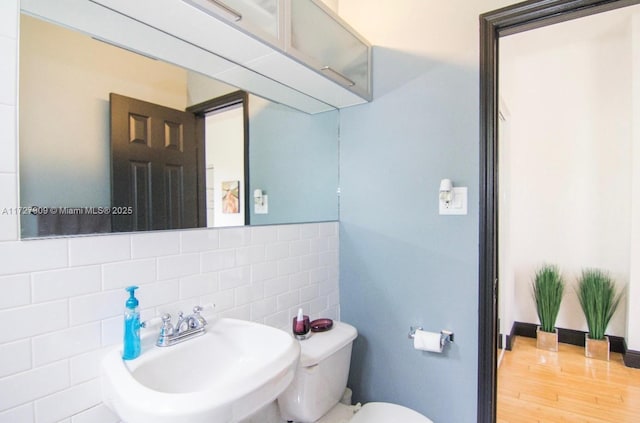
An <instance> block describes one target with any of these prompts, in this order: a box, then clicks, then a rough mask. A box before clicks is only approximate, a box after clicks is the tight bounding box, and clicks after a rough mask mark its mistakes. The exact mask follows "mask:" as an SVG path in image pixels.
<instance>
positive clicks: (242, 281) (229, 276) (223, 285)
mask: <svg viewBox="0 0 640 423" xmlns="http://www.w3.org/2000/svg"><path fill="white" fill-rule="evenodd" d="M250 282H251V268H250V267H249V266H244V267H236V268H234V269H229V270H223V271H221V272H220V289H230V288H237V287H239V286H242V285H246V284H248V283H250Z"/></svg>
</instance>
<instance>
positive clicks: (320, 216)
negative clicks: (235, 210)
mask: <svg viewBox="0 0 640 423" xmlns="http://www.w3.org/2000/svg"><path fill="white" fill-rule="evenodd" d="M338 120H339V112H338V111H337V110H334V111H330V112H325V113H319V114H315V115H308V114H306V113H303V112H300V111H297V110H294V109H292V108H290V107H287V106H283V105H282V104H277V103H274V102H271V101H269V100H265V99H262V98H260V97H257V96H254V95H250V96H249V143H250V148H249V151H250V157H249V185H250V188H249V193H251V195H252V196H253V191H254V190H255V189H257V188H260V189H262V190H263V191H264V193H265V194H267V195H268V197H269V213H268V214H255V213H254V208H253V205H251V216H250V219H251V220H250V221H251V225H265V224H277V223H292V222H297V223H302V222H318V221H330V220H338V195H337V189H338ZM252 198H253V197H252Z"/></svg>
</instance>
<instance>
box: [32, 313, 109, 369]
mask: <svg viewBox="0 0 640 423" xmlns="http://www.w3.org/2000/svg"><path fill="white" fill-rule="evenodd" d="M32 342H33V364H34V366H35V367H39V366H42V365H44V364H48V363H51V362H54V361H58V360H61V359H63V358H69V357H72V356H74V355H77V354H82V353H84V352H87V351H90V350H93V349H96V348H98V347H100V323H98V322H96V323H92V324H90V325H84V326H76V327H72V328H69V329H66V330H61V331H56V332H52V333H49V334H46V335H42V336H37V337H35V338H33V341H32Z"/></svg>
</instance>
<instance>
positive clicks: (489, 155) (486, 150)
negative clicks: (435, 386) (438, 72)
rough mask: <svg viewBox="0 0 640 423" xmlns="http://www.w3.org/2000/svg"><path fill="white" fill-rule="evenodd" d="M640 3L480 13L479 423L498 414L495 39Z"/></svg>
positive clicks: (620, 0) (545, 4) (550, 1)
mask: <svg viewBox="0 0 640 423" xmlns="http://www.w3.org/2000/svg"><path fill="white" fill-rule="evenodd" d="M635 4H640V0H530V1H525V2H522V3H516V4H514V5H511V6H507V7H504V8H500V9H497V10H494V11H491V12H487V13H483V14H481V15H480V17H479V19H480V57H479V60H480V62H479V71H480V122H479V123H480V125H479V128H480V157H479V159H480V175H479V176H480V178H479V181H480V187H479V191H480V218H479V237H480V249H479V269H478V270H479V273H478V276H479V278H478V279H479V281H478V282H479V284H478V288H479V291H478V396H477V401H478V403H477V421H478V423H494V422H495V421H496V416H497V364H496V363H497V362H496V358H497V352H496V343H497V335H498V328H497V306H496V305H497V304H496V303H497V294H498V292H497V288H498V287H497V281H498V279H497V278H498V239H497V227H498V226H497V221H498V203H497V201H498V197H497V192H498V136H497V134H498V63H499V62H498V60H499V49H498V40H499V38H500V37H502V36H506V35H511V34H516V33H518V32H524V31H528V30H531V29H535V28H540V27H543V26H547V25H552V24H555V23H560V22H564V21H568V20H572V19H576V18H579V17H584V16H589V15H593V14H596V13H601V12H606V11H609V10H614V9H619V8H622V7H626V6H631V5H635Z"/></svg>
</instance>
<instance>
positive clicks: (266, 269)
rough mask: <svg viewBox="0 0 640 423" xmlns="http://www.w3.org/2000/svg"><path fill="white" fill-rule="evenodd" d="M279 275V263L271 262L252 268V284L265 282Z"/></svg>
mask: <svg viewBox="0 0 640 423" xmlns="http://www.w3.org/2000/svg"><path fill="white" fill-rule="evenodd" d="M277 274H278V263H277V262H275V261H269V262H266V263H258V264H254V265H252V266H251V282H259V281H265V280H267V279H271V278H275V277H276V276H277Z"/></svg>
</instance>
